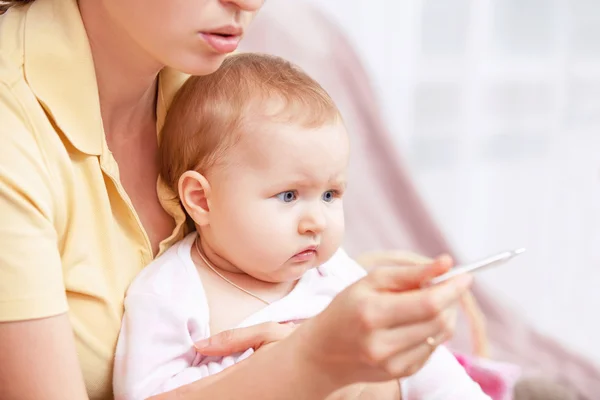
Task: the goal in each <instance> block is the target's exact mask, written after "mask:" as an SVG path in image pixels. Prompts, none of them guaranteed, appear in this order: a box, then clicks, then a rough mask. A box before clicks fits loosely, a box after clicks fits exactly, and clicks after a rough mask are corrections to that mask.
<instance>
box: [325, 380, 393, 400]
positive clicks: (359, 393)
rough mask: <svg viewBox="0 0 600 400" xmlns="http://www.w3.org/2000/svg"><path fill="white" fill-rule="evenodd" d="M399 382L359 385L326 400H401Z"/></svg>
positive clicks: (345, 389)
mask: <svg viewBox="0 0 600 400" xmlns="http://www.w3.org/2000/svg"><path fill="white" fill-rule="evenodd" d="M401 399H402V394H401V392H400V384H399V383H398V381H396V380H393V381H388V382H381V383H357V384H354V385H350V386H346V387H344V388H342V389H340V390H338V391H336V392H334V393H332V394H331V395H330V396H329V397H327V399H326V400H401Z"/></svg>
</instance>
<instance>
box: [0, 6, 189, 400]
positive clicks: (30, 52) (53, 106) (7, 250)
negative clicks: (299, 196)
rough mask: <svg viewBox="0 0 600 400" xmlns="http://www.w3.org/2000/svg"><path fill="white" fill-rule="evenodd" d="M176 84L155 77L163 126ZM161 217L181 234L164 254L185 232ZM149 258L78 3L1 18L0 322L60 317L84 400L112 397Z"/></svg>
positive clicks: (173, 78) (177, 214) (175, 76)
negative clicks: (123, 334) (134, 297)
mask: <svg viewBox="0 0 600 400" xmlns="http://www.w3.org/2000/svg"><path fill="white" fill-rule="evenodd" d="M184 80H185V76H184V75H183V74H180V73H177V72H175V71H170V70H164V71H163V72H161V74H160V76H159V98H158V102H157V104H158V109H157V116H158V125H159V127H160V125H161V123H162V121H163V119H164V115H165V111H166V108H167V107H168V104H169V103H170V101H171V99H172V97H173V95H174V93H175V91H176V90H177V89H178V88H179V87H180V86H181V84H182V83H183V82H184ZM159 195H160V191H159ZM166 208H167V211H169V212H170V213H171V215H173V217H174V218H175V220H176V222H177V225H176V228H175V231H174V232H173V234H172V236H171V237H170V238H168V239H167V240H165V241H164V242H163V243H161V251H164V250H165V249H166V248H167V247H168V246H169V245H170V244H172V243H174V242H175V241H176V240H178V239H180V238H182V237H183V235H184V233H185V232H184V230H185V228H184V223H183V222H184V219H185V218H184V216H183V213H182V211H181V209H180V208H178V207H176V206H173V205H172V204H171V205H169V206H167V207H166ZM151 259H152V250H151V246H150V242H149V240H148V237H147V235H146V233H145V231H144V229H143V227H142V225H141V223H140V220H139V218H138V216H137V215H136V213H135V211H134V209H133V206H132V203H131V201H130V200H129V198H128V197H127V195H126V193H125V191H124V189H123V187H122V185H121V183H120V181H119V171H118V167H117V164H116V162H115V160H114V158H113V157H112V155H111V152H110V151H109V149H108V147H107V144H106V140H105V135H104V131H103V128H102V121H101V117H100V106H99V100H98V88H97V85H96V79H95V73H94V66H93V62H92V57H91V52H90V49H89V43H88V40H87V35H86V32H85V30H84V26H83V23H82V21H81V16H80V14H79V10H78V7H77V3H76V0H37V1H35V2H33V3H32V4H31V5H30V6H25V7H18V8H13V9H11V10H9V11H8V12H7V13H6V14H4V15H2V16H0V321H17V320H27V319H33V318H40V317H47V316H52V315H57V314H61V313H64V312H67V311H68V313H69V317H70V320H71V324H72V326H73V329H74V332H75V337H76V341H77V351H78V354H79V360H80V364H81V367H82V369H83V375H84V377H85V384H86V387H87V390H88V394H89V396H90V399H93V400H98V399H110V398H112V390H111V380H112V376H111V374H112V359H113V354H114V349H115V346H116V341H117V335H118V332H119V328H120V323H121V316H122V310H123V297H124V294H125V291H126V289H127V287H128V285H129V284H130V282H131V281H132V279H133V278H134V276H135V275H136V274H137V273H138V272H139V271H140V270H141V269H142V268H143V267H144V266H145V265H146V264H148V263H149V262H150V261H151ZM49 367H50V366H49Z"/></svg>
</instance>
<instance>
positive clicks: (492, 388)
mask: <svg viewBox="0 0 600 400" xmlns="http://www.w3.org/2000/svg"><path fill="white" fill-rule="evenodd" d="M455 357H456V359H457V360H458V362H459V363H460V364H461V365H462V366H463V367H464V368H465V370H466V371H467V374H469V376H470V377H471V379H473V380H474V381H475V382H477V383H478V384H479V386H481V389H483V391H484V392H485V393H486V394H487V395H488V396H490V397H491V398H492V399H493V400H512V398H513V396H512V393H513V388H514V386H515V383H516V382H517V380H518V379H519V378H520V376H521V368H519V367H518V366H516V365H514V364H509V363H501V362H496V361H491V360H487V359H481V358H478V357H472V356H469V355H465V354H455Z"/></svg>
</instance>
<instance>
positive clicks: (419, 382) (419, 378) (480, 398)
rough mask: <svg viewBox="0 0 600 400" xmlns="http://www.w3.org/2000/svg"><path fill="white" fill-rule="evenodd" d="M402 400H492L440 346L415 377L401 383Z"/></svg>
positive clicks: (444, 348)
mask: <svg viewBox="0 0 600 400" xmlns="http://www.w3.org/2000/svg"><path fill="white" fill-rule="evenodd" d="M402 399H404V400H417V399H418V400H455V399H469V400H491V399H490V397H488V396H487V395H486V394H485V393H484V392H483V391H482V390H481V387H480V386H479V385H478V384H477V383H476V382H474V381H473V380H472V379H471V378H470V377H469V375H467V372H466V371H465V369H464V368H463V367H462V365H460V364H459V363H458V361H457V360H456V358H455V357H454V356H453V355H452V353H450V351H449V350H448V349H447V348H446V347H445V346H439V347H438V348H437V349H436V350H435V352H434V353H433V354H432V355H431V358H430V359H429V361H427V363H426V364H425V365H424V366H423V368H421V370H419V371H418V372H417V373H416V374H414V375H412V376H410V377H408V378H406V379H405V380H403V382H402Z"/></svg>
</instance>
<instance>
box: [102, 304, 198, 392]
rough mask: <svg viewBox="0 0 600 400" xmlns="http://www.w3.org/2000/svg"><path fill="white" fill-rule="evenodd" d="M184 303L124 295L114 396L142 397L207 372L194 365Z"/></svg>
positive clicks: (162, 390) (174, 386)
mask: <svg viewBox="0 0 600 400" xmlns="http://www.w3.org/2000/svg"><path fill="white" fill-rule="evenodd" d="M186 314H187V313H186V312H185V306H184V305H179V306H178V307H176V305H175V304H174V303H173V302H172V301H171V299H169V298H166V297H163V296H158V295H155V294H151V293H142V294H140V293H134V294H131V295H128V296H127V297H126V299H125V315H124V317H123V323H122V327H121V332H120V334H119V341H118V344H117V351H116V354H115V366H114V376H113V389H114V395H115V399H116V400H129V399H131V400H133V399H135V400H140V399H145V398H147V397H150V396H153V395H156V394H159V393H163V392H166V391H169V390H172V389H175V388H177V387H179V386H182V385H185V384H188V383H191V382H194V381H196V380H198V379H201V378H203V377H205V376H208V375H210V371H209V368H208V366H207V365H197V366H194V360H195V358H196V351H195V349H194V347H193V340H192V338H191V336H190V331H189V329H188V328H189V327H190V325H193V323H194V322H193V321H192V320H191V319H190V316H189V315H186Z"/></svg>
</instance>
